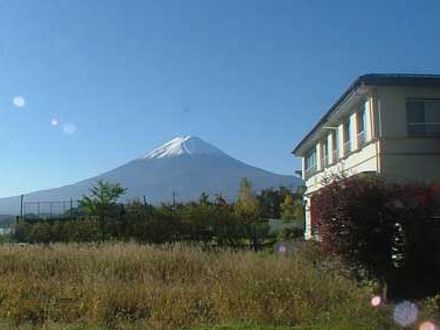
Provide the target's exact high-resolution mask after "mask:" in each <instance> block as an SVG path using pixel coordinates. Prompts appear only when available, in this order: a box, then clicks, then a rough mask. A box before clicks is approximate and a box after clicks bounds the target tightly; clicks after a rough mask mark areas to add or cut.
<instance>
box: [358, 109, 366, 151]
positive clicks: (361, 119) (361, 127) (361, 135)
mask: <svg viewBox="0 0 440 330" xmlns="http://www.w3.org/2000/svg"><path fill="white" fill-rule="evenodd" d="M356 120H357V140H358V148H362V147H363V146H364V145H365V142H366V134H365V122H366V120H365V103H362V107H361V110H360V111H359V112H358V113H357V114H356Z"/></svg>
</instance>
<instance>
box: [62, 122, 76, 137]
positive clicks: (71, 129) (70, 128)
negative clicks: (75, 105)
mask: <svg viewBox="0 0 440 330" xmlns="http://www.w3.org/2000/svg"><path fill="white" fill-rule="evenodd" d="M63 130H64V133H65V134H67V135H73V134H75V132H76V126H75V125H74V124H72V123H68V124H66V125H64V127H63Z"/></svg>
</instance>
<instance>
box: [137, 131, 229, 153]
mask: <svg viewBox="0 0 440 330" xmlns="http://www.w3.org/2000/svg"><path fill="white" fill-rule="evenodd" d="M182 155H189V156H193V155H209V156H224V155H225V153H223V151H221V150H220V149H218V148H217V147H214V146H213V145H212V144H209V143H207V142H205V141H203V140H202V139H201V138H199V137H196V136H190V135H188V136H184V137H176V138H174V139H172V140H171V141H169V142H167V143H165V144H163V145H161V146H160V147H158V148H156V149H154V150H153V151H151V152H149V153H147V154H146V155H145V156H144V157H142V158H143V159H160V158H167V157H177V156H182Z"/></svg>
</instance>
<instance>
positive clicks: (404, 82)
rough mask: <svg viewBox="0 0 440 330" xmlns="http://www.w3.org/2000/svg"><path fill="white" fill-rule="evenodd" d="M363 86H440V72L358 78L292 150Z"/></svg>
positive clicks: (374, 74) (296, 149)
mask: <svg viewBox="0 0 440 330" xmlns="http://www.w3.org/2000/svg"><path fill="white" fill-rule="evenodd" d="M361 86H415V87H440V75H438V74H394V73H370V74H365V75H362V76H360V77H359V78H357V79H356V80H355V81H354V82H353V83H352V84H351V85H350V86H349V87H348V88H347V90H346V91H345V92H344V93H343V94H342V95H341V96H340V97H339V98H338V99H337V100H336V102H335V103H334V104H333V105H332V106H331V107H330V109H329V110H328V111H327V113H326V114H325V115H324V116H323V117H322V118H321V119H320V120H319V121H318V123H317V124H316V125H315V126H314V127H313V128H312V130H311V131H310V132H309V133H307V135H306V136H305V137H304V138H303V139H302V140H301V142H300V143H298V145H297V146H296V147H295V149H294V150H293V151H292V153H293V154H295V153H296V152H297V151H298V149H299V148H300V147H301V145H303V144H304V143H305V142H306V141H307V140H308V139H309V138H310V137H311V136H312V134H313V133H315V132H316V131H317V130H318V128H319V127H321V126H322V125H323V124H324V123H325V122H326V121H327V119H328V118H329V117H330V116H331V115H332V114H333V113H334V112H335V111H336V109H337V108H338V106H339V105H340V104H341V103H343V102H344V100H345V99H346V98H347V97H348V96H349V95H350V94H351V93H352V92H353V91H355V90H357V89H358V88H359V87H361Z"/></svg>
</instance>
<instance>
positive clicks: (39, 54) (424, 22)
mask: <svg viewBox="0 0 440 330" xmlns="http://www.w3.org/2000/svg"><path fill="white" fill-rule="evenodd" d="M439 12H440V2H439V1H418V0H417V1H404V0H399V1H364V2H360V1H327V0H322V1H311V0H304V1H294V0H286V1H282V0H277V1H274V0H265V1H258V0H197V1H195V0H194V1H193V0H175V1H171V0H156V1H148V0H143V1H127V0H119V1H113V0H112V1H110V0H105V1H104V0H103V1H91V0H76V1H70V0H45V1H35V0H28V1H21V0H9V1H7V0H3V1H1V2H0V141H1V144H0V146H1V156H2V157H1V158H0V196H8V195H11V194H19V193H26V192H29V191H33V190H37V189H42V188H49V187H55V186H60V185H64V184H68V183H73V182H75V181H78V180H81V179H85V178H88V177H90V176H93V175H96V174H99V173H101V172H104V171H106V170H109V169H112V168H114V167H116V166H118V165H121V164H123V163H125V162H127V161H129V160H131V159H133V158H136V157H138V156H140V155H142V154H143V153H145V152H147V151H149V150H151V149H152V148H154V147H156V146H158V145H160V144H162V143H164V142H166V141H168V140H169V139H171V138H173V137H175V136H177V135H188V134H191V135H197V136H200V137H202V138H203V139H205V140H206V141H208V142H211V143H212V144H214V145H216V146H217V147H219V148H221V149H222V150H224V151H225V152H227V153H229V154H230V155H232V156H234V157H236V158H239V159H240V160H243V161H245V162H248V163H250V164H252V165H256V166H259V167H262V168H264V169H267V170H271V171H274V172H278V173H286V174H287V173H292V172H293V170H294V169H296V168H298V167H299V162H298V160H295V159H294V157H293V156H291V155H290V151H291V150H292V148H293V147H294V146H295V144H296V143H297V142H298V141H299V140H300V139H301V137H302V136H303V135H304V134H305V133H306V132H307V131H308V130H309V129H310V128H311V127H312V125H313V124H314V123H315V122H316V121H317V120H318V119H319V117H320V116H321V115H322V114H323V113H324V112H325V111H326V110H327V109H328V108H329V106H330V105H331V104H332V103H333V102H334V101H335V100H336V98H337V97H338V96H339V95H340V94H341V93H342V92H343V91H344V89H345V88H346V87H347V86H348V85H349V84H350V83H351V82H352V81H353V80H354V79H355V78H356V77H357V76H358V75H360V74H363V73H367V72H416V73H440V27H439V25H438V13H439ZM20 96H21V97H23V99H24V101H25V104H24V106H22V105H23V102H22V101H23V99H20ZM14 98H16V99H15V104H14V102H13V100H14ZM17 105H18V107H17ZM20 106H21V107H20ZM54 119H56V120H55V121H53V122H52V123H51V121H52V120H54ZM52 124H53V125H52ZM55 124H57V125H55ZM66 125H67V126H66Z"/></svg>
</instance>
